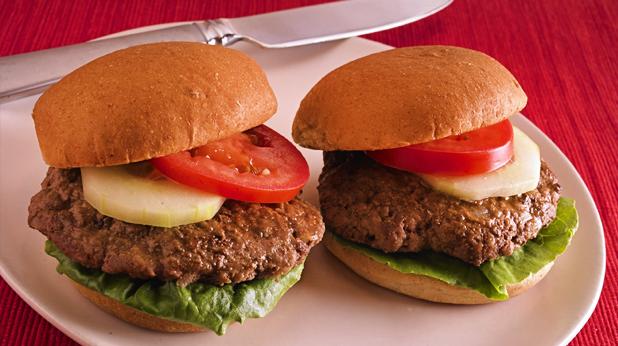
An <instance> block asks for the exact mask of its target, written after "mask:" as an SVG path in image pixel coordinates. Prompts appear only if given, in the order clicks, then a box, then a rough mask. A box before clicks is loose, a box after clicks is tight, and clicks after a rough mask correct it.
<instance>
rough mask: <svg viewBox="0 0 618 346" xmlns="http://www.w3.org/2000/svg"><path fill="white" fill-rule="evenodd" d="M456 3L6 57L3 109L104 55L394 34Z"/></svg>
mask: <svg viewBox="0 0 618 346" xmlns="http://www.w3.org/2000/svg"><path fill="white" fill-rule="evenodd" d="M452 1H453V0H386V1H380V0H353V1H341V2H333V3H327V4H323V5H314V6H308V7H300V8H295V9H291V10H284V11H278V12H271V13H266V14H260V15H255V16H249V17H239V18H229V19H228V18H221V19H214V20H206V21H202V22H194V23H190V24H181V25H178V26H174V27H171V28H167V29H161V30H153V31H147V32H142V33H138V34H132V35H127V36H122V37H116V38H109V39H103V40H98V41H90V42H86V43H80V44H74V45H70V46H64V47H58V48H52V49H46V50H41V51H36V52H31V53H25V54H18V55H13V56H6V57H0V103H4V102H8V101H11V100H15V99H18V98H22V97H25V96H30V95H34V94H36V93H39V92H41V91H43V90H45V89H46V88H48V87H49V86H50V85H52V84H54V83H56V82H57V81H58V80H59V79H60V78H61V77H62V76H64V75H65V74H67V73H69V72H70V71H72V70H74V69H75V68H77V67H79V66H81V65H83V64H85V63H86V62H88V61H90V60H92V59H95V58H97V57H99V56H101V55H104V54H107V53H110V52H113V51H115V50H118V49H122V48H126V47H130V46H134V45H138V44H143V43H151V42H162V41H196V42H204V43H207V44H221V45H224V46H228V45H231V44H233V43H235V42H237V41H240V40H246V41H251V42H253V43H255V44H258V45H260V46H262V47H264V48H287V47H295V46H302V45H307V44H313V43H319V42H326V41H333V40H339V39H343V38H348V37H352V36H359V35H364V34H368V33H372V32H376V31H381V30H386V29H391V28H394V27H397V26H401V25H405V24H408V23H411V22H414V21H417V20H419V19H422V18H425V17H427V16H430V15H432V14H434V13H436V12H438V11H440V10H442V9H443V8H445V7H446V6H448V5H449V4H450V3H451V2H452Z"/></svg>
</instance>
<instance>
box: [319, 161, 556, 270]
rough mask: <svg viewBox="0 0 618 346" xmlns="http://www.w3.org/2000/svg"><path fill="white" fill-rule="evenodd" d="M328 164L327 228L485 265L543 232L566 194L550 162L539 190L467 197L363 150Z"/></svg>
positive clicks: (324, 181)
mask: <svg viewBox="0 0 618 346" xmlns="http://www.w3.org/2000/svg"><path fill="white" fill-rule="evenodd" d="M324 161H325V166H324V169H323V171H322V174H321V176H320V181H319V182H320V183H319V186H318V191H319V194H320V206H321V209H322V215H323V218H324V222H325V224H326V227H327V229H328V230H329V231H332V232H334V233H336V234H338V235H340V236H342V237H343V238H345V239H349V240H351V241H355V242H358V243H362V244H366V245H369V246H371V247H373V248H376V249H379V250H382V251H384V252H418V251H421V250H433V251H437V252H442V253H445V254H447V255H450V256H453V257H456V258H459V259H461V260H463V261H465V262H468V263H471V264H473V265H476V266H478V265H480V264H481V263H483V262H485V261H487V260H490V259H495V258H497V257H500V256H509V255H511V254H512V253H513V251H514V250H515V249H517V248H518V247H520V246H521V245H523V244H525V243H526V242H527V241H528V240H530V239H533V238H534V237H536V235H537V233H538V232H539V230H540V229H541V228H542V227H543V226H545V225H547V224H548V223H550V222H551V221H552V220H553V219H554V217H555V215H556V207H557V204H558V199H559V197H560V195H559V193H560V185H558V181H557V179H556V177H555V176H554V174H553V173H552V172H551V170H550V169H549V167H548V166H547V164H546V163H545V162H542V164H541V179H540V182H539V185H538V187H537V189H535V190H532V191H529V192H527V193H524V194H521V195H517V196H512V197H506V198H503V197H496V198H486V199H483V200H480V201H474V202H467V201H463V200H460V199H457V198H454V197H451V196H448V195H445V194H443V193H440V192H438V191H435V190H433V189H431V188H430V187H428V186H427V185H425V184H424V183H423V181H422V180H421V178H419V177H418V176H417V175H415V174H412V173H408V172H404V171H400V170H396V169H392V168H388V167H385V166H382V165H380V164H377V163H376V162H374V161H373V160H371V159H369V158H368V157H366V156H365V155H364V154H363V153H361V152H325V153H324Z"/></svg>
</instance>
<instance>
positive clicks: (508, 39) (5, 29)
mask: <svg viewBox="0 0 618 346" xmlns="http://www.w3.org/2000/svg"><path fill="white" fill-rule="evenodd" d="M317 2H320V1H301V0H288V1H279V2H275V1H259V0H254V1H222V2H217V1H203V0H194V1H183V2H182V3H180V2H179V3H176V2H170V1H165V0H154V1H153V0H138V1H106V0H96V1H95V0H91V1H63V0H47V1H11V0H0V56H2V55H9V54H16V53H22V52H27V51H31V50H36V49H42V48H49V47H54V46H59V45H65V44H70V43H76V42H82V41H86V40H89V39H92V38H96V37H99V36H102V35H105V34H110V33H113V32H117V31H121V30H125V29H129V28H135V27H139V26H144V25H150V24H158V23H164V22H173V21H184V20H198V19H207V18H219V17H236V16H245V15H250V14H256V13H262V12H270V11H275V10H280V9H284V8H289V7H297V6H303V5H308V4H312V3H317ZM617 20H618V1H615V0H605V1H581V0H544V1H537V0H529V1H523V0H522V1H513V0H500V1H481V0H477V1H474V0H470V1H465V0H455V3H454V4H453V5H451V6H450V7H449V8H447V9H446V10H444V11H442V12H440V13H438V14H436V15H434V16H432V17H430V18H427V19H425V20H422V21H420V22H417V23H414V24H412V25H407V26H405V27H402V28H398V29H394V30H389V31H386V32H382V33H378V34H374V35H370V36H369V38H370V39H373V40H376V41H380V42H384V43H386V44H390V45H393V46H396V47H401V46H409V45H418V44H451V45H458V46H463V47H469V48H473V49H477V50H481V51H484V52H486V53H488V54H490V55H492V56H494V57H495V58H496V59H498V60H499V61H500V62H502V63H503V64H504V65H505V66H507V67H508V68H509V69H510V70H511V71H512V72H513V74H514V75H515V76H516V77H517V78H518V80H519V81H520V82H521V84H522V86H523V88H524V90H526V92H527V94H528V96H529V100H528V106H527V107H526V110H525V113H526V115H527V116H528V118H530V119H531V120H532V121H533V122H534V123H535V124H536V125H537V126H538V127H539V128H540V129H541V130H543V131H544V132H545V133H546V134H547V135H548V136H549V137H550V138H551V139H552V140H554V142H555V143H556V144H557V145H558V146H559V147H560V149H561V150H562V151H563V152H564V153H565V154H566V155H567V156H568V158H569V159H570V160H571V162H573V164H574V165H575V167H576V168H577V170H578V171H579V173H580V174H581V176H582V178H583V179H584V181H585V182H586V184H587V185H588V188H589V189H590V191H591V192H592V195H593V197H594V199H595V202H596V204H597V207H598V209H599V212H600V213H601V218H602V220H603V225H604V228H605V237H606V242H607V274H606V278H605V287H604V289H603V293H602V295H601V299H600V301H599V305H598V307H597V309H596V311H595V312H594V314H593V315H592V317H591V319H590V320H589V322H588V323H587V324H586V326H585V327H584V328H583V330H582V331H581V332H580V333H579V335H578V336H577V337H576V338H575V340H573V342H572V344H573V345H612V344H618V332H617V331H616V326H618V311H617V309H616V307H617V305H618V277H617V275H618V273H617V268H616V263H617V261H618V256H617V255H616V252H617V251H616V250H618V235H617V234H616V233H615V231H616V229H617V226H618V185H617V184H616V178H617V176H618V175H617V174H616V169H617V168H616V165H617V164H618V160H617V156H618V154H617V153H618V140H617V139H618V116H617V115H618V93H617V89H618V85H617V84H618V83H617V82H616V80H617V78H618V75H617V72H618V66H617V61H618V59H617V58H616V55H618V54H617V53H618V51H617V49H616V43H617V42H618V34H617V33H618V28H617V26H616V22H617ZM0 169H6V168H4V167H3V168H0ZM0 344H3V345H4V344H7V345H8V344H11V345H12V344H27V345H32V344H53V345H67V344H73V341H72V340H71V339H69V338H68V337H66V336H64V335H63V334H62V333H61V332H60V331H59V330H57V329H56V328H54V327H53V326H52V325H50V324H49V323H48V322H46V321H45V320H44V319H43V318H41V317H40V316H39V315H38V314H37V313H36V312H34V310H32V309H31V308H30V307H29V306H28V305H26V303H24V302H23V301H22V300H21V299H20V298H19V297H18V296H17V295H16V294H15V293H14V292H13V291H12V290H11V289H10V288H9V287H8V286H7V284H6V283H5V282H4V281H3V280H1V279H0Z"/></svg>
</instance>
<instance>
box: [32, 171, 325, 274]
mask: <svg viewBox="0 0 618 346" xmlns="http://www.w3.org/2000/svg"><path fill="white" fill-rule="evenodd" d="M28 211H29V217H28V223H29V225H30V227H32V228H35V229H37V230H39V231H40V232H41V233H43V234H44V235H46V236H47V237H48V238H49V239H50V240H51V241H52V242H53V243H54V244H56V246H58V248H59V249H60V250H61V251H62V252H63V253H64V254H66V255H67V256H68V257H69V258H71V260H73V261H75V262H77V263H80V264H82V265H84V266H86V267H89V268H100V269H101V270H102V271H104V272H106V273H111V274H114V273H127V274H129V275H130V276H131V277H134V278H143V279H149V278H157V279H160V280H177V281H178V282H179V284H181V285H186V284H189V283H191V282H193V281H197V280H200V281H202V282H206V283H211V284H216V285H223V284H228V283H239V282H243V281H248V280H252V279H256V278H266V277H275V276H279V275H282V274H284V273H287V272H288V271H289V270H290V269H292V268H293V267H295V266H296V265H298V264H300V263H302V262H303V261H304V260H305V258H306V257H307V255H308V253H309V250H310V249H311V248H312V247H313V246H315V245H316V244H317V243H318V242H319V241H320V240H321V239H322V235H323V233H324V225H323V223H322V219H321V216H320V213H319V212H318V210H317V209H316V208H315V207H313V206H312V205H310V204H309V203H306V202H304V201H302V200H300V199H298V198H295V199H293V200H291V201H289V202H286V203H279V204H258V203H244V202H238V201H233V200H227V201H226V202H225V203H224V205H223V206H222V207H221V209H220V210H219V212H218V213H217V214H216V215H215V217H214V218H213V219H211V220H208V221H203V222H198V223H194V224H190V225H184V226H178V227H172V228H162V227H153V226H145V225H137V224H129V223H126V222H123V221H119V220H116V219H113V218H111V217H107V216H104V215H102V214H100V213H99V212H97V211H96V210H95V209H94V208H93V207H92V206H90V204H88V203H87V202H86V201H85V200H84V199H83V190H82V184H81V175H80V171H79V169H70V170H63V169H56V168H50V169H49V171H48V173H47V177H46V178H45V180H44V181H43V183H42V190H41V191H40V192H39V193H37V194H36V195H35V196H34V197H32V200H31V202H30V207H29V209H28Z"/></svg>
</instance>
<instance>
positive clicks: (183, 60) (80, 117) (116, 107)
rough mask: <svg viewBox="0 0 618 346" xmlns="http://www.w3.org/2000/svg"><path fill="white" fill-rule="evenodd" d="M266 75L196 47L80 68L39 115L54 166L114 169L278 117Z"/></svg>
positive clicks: (249, 62)
mask: <svg viewBox="0 0 618 346" xmlns="http://www.w3.org/2000/svg"><path fill="white" fill-rule="evenodd" d="M276 108H277V101H276V99H275V95H274V93H273V91H272V89H271V88H270V85H269V84H268V81H267V79H266V75H265V74H264V72H263V71H262V69H261V68H260V67H259V66H258V65H257V63H256V62H255V61H253V59H251V58H249V57H248V56H247V55H245V54H244V53H241V52H239V51H237V50H234V49H228V48H223V47H220V46H210V45H206V44H202V43H191V42H166V43H155V44H146V45H141V46H135V47H131V48H127V49H123V50H119V51H116V52H113V53H111V54H108V55H105V56H103V57H100V58H98V59H96V60H93V61H91V62H89V63H88V64H86V65H84V66H82V67H80V68H78V69H77V70H75V71H73V72H72V73H70V74H69V75H67V76H66V77H64V78H63V79H62V80H61V81H60V82H58V83H57V84H56V85H54V86H52V87H51V88H50V89H49V90H47V92H45V93H44V94H43V96H41V97H40V98H39V100H38V102H37V103H36V105H35V107H34V112H33V118H34V124H35V127H36V133H37V136H38V138H39V146H40V147H41V152H42V153H43V159H44V160H45V161H46V162H47V163H48V164H49V165H51V166H54V167H60V168H67V167H83V166H109V165H118V164H125V163H129V162H136V161H142V160H147V159H150V158H153V157H157V156H163V155H168V154H172V153H176V152H179V151H182V150H187V149H191V148H194V147H197V146H200V145H203V144H205V143H207V142H209V141H213V140H217V139H220V138H224V137H226V136H229V135H231V134H234V133H238V132H241V131H244V130H247V129H249V128H252V127H254V126H257V125H259V124H262V123H263V122H264V121H266V120H267V119H268V118H270V117H271V116H272V115H273V114H274V113H275V111H276Z"/></svg>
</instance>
